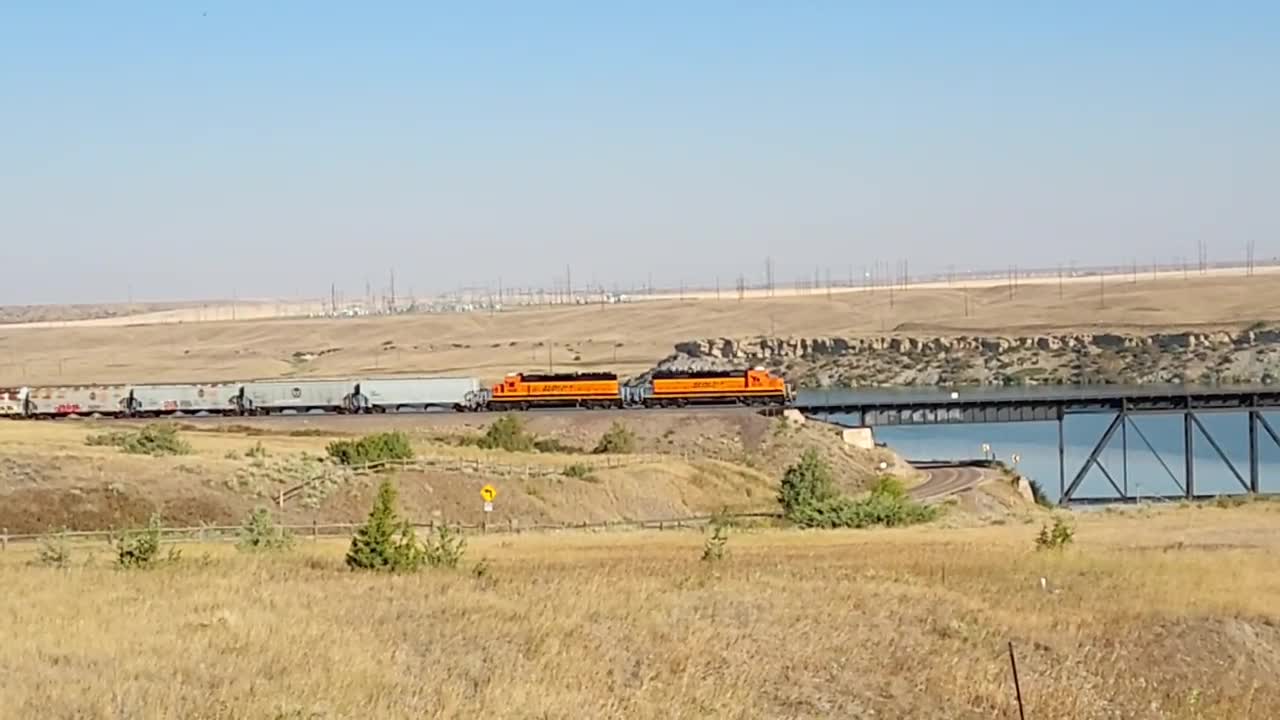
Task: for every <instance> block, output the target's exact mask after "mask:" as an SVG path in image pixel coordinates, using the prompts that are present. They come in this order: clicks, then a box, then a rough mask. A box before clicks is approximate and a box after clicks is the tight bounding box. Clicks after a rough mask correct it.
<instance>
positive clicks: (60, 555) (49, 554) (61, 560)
mask: <svg viewBox="0 0 1280 720" xmlns="http://www.w3.org/2000/svg"><path fill="white" fill-rule="evenodd" d="M36 562H37V563H39V564H40V565H47V566H49V567H56V568H62V569H65V568H67V567H70V565H71V544H70V543H68V542H67V531H66V530H65V529H64V530H63V531H62V532H59V533H57V534H56V535H46V536H45V537H42V538H40V549H39V550H37V551H36Z"/></svg>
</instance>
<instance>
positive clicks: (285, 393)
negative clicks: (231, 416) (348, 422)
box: [240, 380, 355, 414]
mask: <svg viewBox="0 0 1280 720" xmlns="http://www.w3.org/2000/svg"><path fill="white" fill-rule="evenodd" d="M354 389H355V384H354V383H353V382H351V381H350V380H305V381H302V380H300V381H296V382H291V381H284V382H252V383H245V384H244V385H243V395H242V397H241V401H240V402H241V404H242V408H243V410H244V412H246V413H251V414H267V413H280V412H286V411H293V412H300V413H301V412H310V411H313V410H322V411H326V412H344V411H346V410H348V409H350V403H351V396H352V394H353V393H352V391H353V390H354Z"/></svg>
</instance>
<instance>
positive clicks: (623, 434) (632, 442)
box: [592, 420, 636, 455]
mask: <svg viewBox="0 0 1280 720" xmlns="http://www.w3.org/2000/svg"><path fill="white" fill-rule="evenodd" d="M635 451H636V435H635V433H633V432H631V428H628V427H627V426H626V425H624V424H622V423H621V422H618V421H617V420H614V421H613V424H612V425H610V426H609V429H608V430H606V431H605V433H604V435H601V436H600V442H598V443H596V447H595V450H593V451H592V452H594V453H596V454H597V455H603V454H606V453H607V454H614V455H624V454H626V453H632V452H635Z"/></svg>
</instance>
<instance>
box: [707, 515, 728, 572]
mask: <svg viewBox="0 0 1280 720" xmlns="http://www.w3.org/2000/svg"><path fill="white" fill-rule="evenodd" d="M728 544H729V526H728V525H726V524H722V523H718V522H712V523H711V534H710V535H709V536H707V541H706V542H705V543H704V544H703V545H702V561H703V562H709V563H714V562H719V561H721V560H723V559H724V556H725V546H726V545H728Z"/></svg>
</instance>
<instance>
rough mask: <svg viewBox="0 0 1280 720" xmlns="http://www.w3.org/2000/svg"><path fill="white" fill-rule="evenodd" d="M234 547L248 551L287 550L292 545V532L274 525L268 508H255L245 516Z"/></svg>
mask: <svg viewBox="0 0 1280 720" xmlns="http://www.w3.org/2000/svg"><path fill="white" fill-rule="evenodd" d="M236 547H237V548H239V549H240V550H245V551H249V552H260V551H273V550H288V549H289V548H291V547H293V533H291V532H289V531H288V530H287V529H285V528H282V527H278V526H276V524H275V521H274V520H272V519H271V511H270V510H268V509H266V508H257V509H255V510H254V511H253V512H251V513H249V517H247V518H245V521H244V525H243V526H242V527H241V528H240V542H239V543H238V544H237V546H236Z"/></svg>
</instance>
